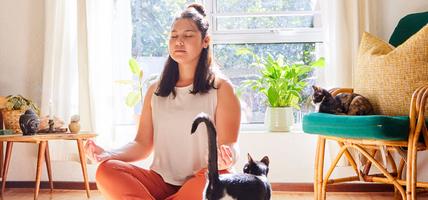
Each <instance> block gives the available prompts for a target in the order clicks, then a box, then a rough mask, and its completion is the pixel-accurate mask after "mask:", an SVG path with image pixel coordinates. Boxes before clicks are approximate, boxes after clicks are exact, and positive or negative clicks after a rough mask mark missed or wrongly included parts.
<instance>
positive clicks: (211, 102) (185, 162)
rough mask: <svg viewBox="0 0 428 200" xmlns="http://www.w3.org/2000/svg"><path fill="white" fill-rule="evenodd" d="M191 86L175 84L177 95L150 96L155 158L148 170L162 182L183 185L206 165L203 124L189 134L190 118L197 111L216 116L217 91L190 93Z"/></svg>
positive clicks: (205, 141) (206, 156) (205, 140)
mask: <svg viewBox="0 0 428 200" xmlns="http://www.w3.org/2000/svg"><path fill="white" fill-rule="evenodd" d="M192 88H193V85H190V86H186V87H176V88H175V89H176V92H177V96H176V97H175V98H174V97H173V96H172V94H170V95H169V96H168V97H160V96H156V95H155V94H153V96H152V102H151V105H152V119H153V130H154V157H153V163H152V165H151V167H150V168H151V169H152V170H154V171H155V172H157V173H158V174H160V175H161V176H162V178H163V179H164V181H165V182H167V183H170V184H172V185H182V184H183V183H184V182H185V181H186V180H187V179H189V178H191V176H192V175H193V174H195V173H196V172H198V171H199V170H201V169H202V168H205V167H207V165H208V136H207V132H206V127H205V125H203V124H201V125H199V128H198V129H197V131H196V132H195V134H190V132H191V127H192V122H193V119H194V118H195V117H196V115H198V114H199V113H200V112H205V113H207V114H208V115H209V116H210V117H211V119H213V120H214V119H215V118H214V117H215V110H216V107H217V90H216V89H211V90H210V91H209V92H208V93H205V94H199V93H198V94H196V95H194V94H191V93H190V91H191V90H192Z"/></svg>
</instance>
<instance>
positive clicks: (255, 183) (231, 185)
mask: <svg viewBox="0 0 428 200" xmlns="http://www.w3.org/2000/svg"><path fill="white" fill-rule="evenodd" d="M201 122H204V123H205V125H206V127H207V132H208V146H209V147H208V148H209V149H208V181H207V184H206V185H205V191H204V194H203V199H206V200H220V199H236V200H269V199H270V197H271V187H270V184H269V182H268V180H267V174H268V171H269V158H268V157H267V156H265V157H263V159H262V160H261V161H253V159H252V158H251V156H250V154H248V163H247V164H246V165H245V166H244V173H243V174H221V175H219V174H218V166H217V159H218V158H217V139H216V137H217V132H216V129H215V127H214V124H213V122H212V121H211V119H210V118H209V117H208V115H207V114H205V113H201V114H199V115H198V116H197V117H196V118H195V120H194V121H193V124H192V134H193V133H194V132H195V131H196V129H197V127H198V125H199V124H200V123H201Z"/></svg>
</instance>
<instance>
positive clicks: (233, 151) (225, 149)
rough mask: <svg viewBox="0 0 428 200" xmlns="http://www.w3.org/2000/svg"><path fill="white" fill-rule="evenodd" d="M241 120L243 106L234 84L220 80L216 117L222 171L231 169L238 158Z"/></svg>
mask: <svg viewBox="0 0 428 200" xmlns="http://www.w3.org/2000/svg"><path fill="white" fill-rule="evenodd" d="M240 120H241V106H240V104H239V100H238V98H237V97H236V95H235V93H234V91H233V87H232V84H231V83H230V82H228V81H226V80H220V81H219V84H218V91H217V109H216V115H215V122H216V129H217V138H218V141H217V143H218V146H219V154H218V155H219V159H218V160H219V168H220V169H227V168H229V167H231V166H232V165H233V164H234V163H235V162H236V160H237V158H238V149H237V145H236V142H237V141H238V133H239V126H240V124H241V121H240Z"/></svg>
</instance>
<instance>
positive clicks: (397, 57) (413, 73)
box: [354, 25, 428, 115]
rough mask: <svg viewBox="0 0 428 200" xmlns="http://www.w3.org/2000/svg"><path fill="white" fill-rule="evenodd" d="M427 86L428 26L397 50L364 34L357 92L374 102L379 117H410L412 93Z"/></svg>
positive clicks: (359, 61)
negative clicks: (380, 115) (424, 85)
mask: <svg viewBox="0 0 428 200" xmlns="http://www.w3.org/2000/svg"><path fill="white" fill-rule="evenodd" d="M427 83H428V25H426V26H425V27H424V28H422V29H421V30H420V31H419V32H417V33H416V34H415V35H413V36H412V37H411V38H409V39H408V40H407V41H406V42H405V43H403V44H402V45H400V46H398V47H397V48H393V47H392V46H390V45H389V44H388V43H386V42H384V41H382V40H380V39H379V38H376V37H375V36H372V35H370V34H369V33H364V35H363V37H362V39H361V44H360V49H359V52H358V60H357V67H356V68H355V69H354V91H355V92H356V93H358V94H361V95H363V96H365V97H367V98H368V99H369V100H370V102H371V103H372V104H373V107H374V110H375V113H376V114H382V115H408V114H409V107H410V99H411V96H412V93H413V92H414V91H415V89H416V88H418V87H419V86H422V85H423V84H427Z"/></svg>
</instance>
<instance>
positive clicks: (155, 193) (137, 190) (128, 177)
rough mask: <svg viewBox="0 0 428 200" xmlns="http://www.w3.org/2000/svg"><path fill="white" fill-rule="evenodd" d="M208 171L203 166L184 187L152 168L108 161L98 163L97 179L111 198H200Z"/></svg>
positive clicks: (192, 199) (146, 199) (125, 199)
mask: <svg viewBox="0 0 428 200" xmlns="http://www.w3.org/2000/svg"><path fill="white" fill-rule="evenodd" d="M205 172H206V169H203V170H201V171H199V172H198V173H197V174H195V176H194V177H193V178H191V179H189V180H187V181H186V182H185V183H184V184H183V185H182V186H175V185H171V184H168V183H165V182H164V181H163V179H162V177H161V176H160V175H159V174H157V173H156V172H154V171H152V170H146V169H143V168H140V167H137V166H134V165H131V164H129V163H126V162H122V161H118V160H107V161H105V162H103V163H101V164H100V165H99V166H98V169H97V173H96V181H97V187H98V189H99V190H100V191H101V193H102V194H103V195H104V197H106V199H109V200H132V199H144V200H164V199H165V200H201V199H202V192H203V189H204V187H205V182H206V177H205ZM220 173H227V171H226V170H225V171H221V172H220Z"/></svg>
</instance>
